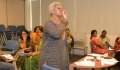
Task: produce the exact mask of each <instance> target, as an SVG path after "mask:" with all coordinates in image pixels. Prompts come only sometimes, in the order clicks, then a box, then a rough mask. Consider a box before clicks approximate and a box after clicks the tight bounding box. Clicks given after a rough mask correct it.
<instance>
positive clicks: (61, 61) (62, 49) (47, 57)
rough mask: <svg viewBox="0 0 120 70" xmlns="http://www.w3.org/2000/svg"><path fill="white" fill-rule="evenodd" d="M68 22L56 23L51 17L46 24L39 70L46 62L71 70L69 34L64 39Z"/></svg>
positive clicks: (52, 65) (55, 66)
mask: <svg viewBox="0 0 120 70" xmlns="http://www.w3.org/2000/svg"><path fill="white" fill-rule="evenodd" d="M66 26H67V23H65V22H64V21H61V24H55V23H54V22H53V21H51V20H50V19H49V20H48V21H47V22H46V23H45V25H44V27H43V28H44V31H43V40H42V47H41V50H40V61H39V70H42V68H41V66H42V65H43V63H44V62H46V63H47V65H48V66H51V67H54V68H58V69H60V70H69V56H68V50H67V36H65V40H63V39H62V33H63V32H64V31H65V28H66Z"/></svg>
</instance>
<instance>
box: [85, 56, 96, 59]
mask: <svg viewBox="0 0 120 70" xmlns="http://www.w3.org/2000/svg"><path fill="white" fill-rule="evenodd" d="M85 59H94V57H92V56H86V57H85Z"/></svg>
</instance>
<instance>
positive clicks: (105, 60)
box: [104, 59, 118, 64]
mask: <svg viewBox="0 0 120 70" xmlns="http://www.w3.org/2000/svg"><path fill="white" fill-rule="evenodd" d="M117 62H118V61H117V60H115V59H104V63H105V64H115V63H117Z"/></svg>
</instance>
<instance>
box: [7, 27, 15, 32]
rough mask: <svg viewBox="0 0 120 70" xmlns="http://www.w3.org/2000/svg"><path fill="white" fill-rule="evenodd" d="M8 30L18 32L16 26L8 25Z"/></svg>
mask: <svg viewBox="0 0 120 70" xmlns="http://www.w3.org/2000/svg"><path fill="white" fill-rule="evenodd" d="M8 30H10V31H13V32H17V28H16V26H15V25H8Z"/></svg>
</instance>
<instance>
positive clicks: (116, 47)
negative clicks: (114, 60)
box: [114, 36, 120, 53]
mask: <svg viewBox="0 0 120 70" xmlns="http://www.w3.org/2000/svg"><path fill="white" fill-rule="evenodd" d="M117 51H120V36H119V37H117V38H116V40H115V44H114V52H115V53H116V52H117Z"/></svg>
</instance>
